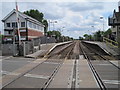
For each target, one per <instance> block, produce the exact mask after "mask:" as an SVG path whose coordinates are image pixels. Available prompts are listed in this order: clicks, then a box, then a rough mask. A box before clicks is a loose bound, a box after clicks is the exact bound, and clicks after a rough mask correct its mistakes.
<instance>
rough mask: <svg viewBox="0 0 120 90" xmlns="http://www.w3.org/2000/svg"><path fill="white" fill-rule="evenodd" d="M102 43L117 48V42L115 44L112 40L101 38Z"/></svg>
mask: <svg viewBox="0 0 120 90" xmlns="http://www.w3.org/2000/svg"><path fill="white" fill-rule="evenodd" d="M103 41H104V42H105V43H107V44H110V45H112V46H113V47H116V48H118V42H116V41H113V40H111V39H108V38H106V37H103Z"/></svg>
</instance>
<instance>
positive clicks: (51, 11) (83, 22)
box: [0, 0, 117, 38]
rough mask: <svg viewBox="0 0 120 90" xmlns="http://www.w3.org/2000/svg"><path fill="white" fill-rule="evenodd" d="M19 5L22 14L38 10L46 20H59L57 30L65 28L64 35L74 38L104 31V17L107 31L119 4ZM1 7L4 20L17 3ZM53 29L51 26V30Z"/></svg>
mask: <svg viewBox="0 0 120 90" xmlns="http://www.w3.org/2000/svg"><path fill="white" fill-rule="evenodd" d="M53 1H54V0H53ZM59 1H60V0H59ZM18 5H19V10H20V11H22V12H23V11H26V10H30V9H38V10H39V11H40V12H43V13H44V16H45V18H46V19H49V20H57V21H58V23H57V24H55V28H56V29H58V28H61V27H65V29H63V30H64V31H63V32H62V34H64V35H70V36H73V37H74V38H78V37H79V36H82V35H83V34H85V33H88V30H89V31H90V33H93V32H94V31H97V30H98V29H101V30H102V20H100V16H104V22H105V29H107V28H108V26H107V18H108V16H109V15H110V14H112V12H113V9H114V8H115V9H116V8H117V2H97V1H96V2H92V1H91V2H90V1H88V0H83V2H64V1H63V2H60V3H59V2H58V1H57V2H55V1H54V2H37V1H32V0H30V2H28V1H26V2H18ZM0 7H2V16H0V19H2V18H3V17H4V16H5V15H7V14H8V13H9V12H10V11H11V10H12V9H13V8H15V3H13V2H8V3H2V6H1V4H0ZM92 25H94V29H95V30H94V31H93V29H92V28H91V26H92ZM0 28H1V26H0ZM52 29H53V28H52V25H51V30H52ZM68 30H69V31H68Z"/></svg>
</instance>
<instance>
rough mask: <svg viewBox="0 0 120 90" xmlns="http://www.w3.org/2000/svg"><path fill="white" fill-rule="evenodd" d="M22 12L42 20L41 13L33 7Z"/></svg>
mask: <svg viewBox="0 0 120 90" xmlns="http://www.w3.org/2000/svg"><path fill="white" fill-rule="evenodd" d="M24 14H26V15H28V16H30V17H32V18H35V19H36V20H38V21H40V22H42V20H43V16H44V15H43V13H41V12H39V11H38V10H34V9H31V10H29V11H25V12H24Z"/></svg>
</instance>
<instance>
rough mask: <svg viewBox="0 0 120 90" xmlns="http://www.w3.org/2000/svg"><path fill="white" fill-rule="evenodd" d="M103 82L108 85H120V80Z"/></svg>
mask: <svg viewBox="0 0 120 90" xmlns="http://www.w3.org/2000/svg"><path fill="white" fill-rule="evenodd" d="M102 81H103V82H104V83H108V84H120V81H118V80H102Z"/></svg>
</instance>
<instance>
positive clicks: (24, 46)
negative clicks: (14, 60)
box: [23, 42, 26, 56]
mask: <svg viewBox="0 0 120 90" xmlns="http://www.w3.org/2000/svg"><path fill="white" fill-rule="evenodd" d="M25 55H26V45H25V42H23V56H25Z"/></svg>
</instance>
